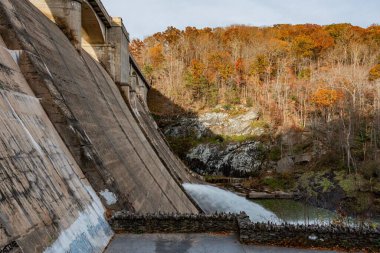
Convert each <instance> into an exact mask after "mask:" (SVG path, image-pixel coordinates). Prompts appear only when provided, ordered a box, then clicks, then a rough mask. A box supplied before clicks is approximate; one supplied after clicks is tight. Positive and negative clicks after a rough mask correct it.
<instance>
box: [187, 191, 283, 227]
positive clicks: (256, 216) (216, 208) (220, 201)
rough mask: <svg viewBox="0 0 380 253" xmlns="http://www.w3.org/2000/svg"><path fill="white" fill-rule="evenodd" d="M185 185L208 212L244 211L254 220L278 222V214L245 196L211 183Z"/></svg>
mask: <svg viewBox="0 0 380 253" xmlns="http://www.w3.org/2000/svg"><path fill="white" fill-rule="evenodd" d="M183 187H184V188H185V190H186V191H187V192H188V193H189V194H190V196H191V197H193V199H194V200H195V201H196V202H197V203H198V205H199V206H200V207H201V208H202V209H203V210H204V211H205V212H206V213H215V212H231V213H240V212H242V211H244V212H245V213H246V214H247V215H248V216H249V218H250V219H251V221H253V222H267V221H272V222H278V221H279V219H278V218H277V216H276V215H275V214H274V213H272V212H270V211H268V210H267V209H265V208H263V207H262V206H260V205H258V204H255V203H253V202H251V201H249V200H247V199H245V198H243V197H240V196H238V195H236V194H234V193H232V192H229V191H226V190H223V189H220V188H218V187H214V186H210V185H199V184H184V185H183Z"/></svg>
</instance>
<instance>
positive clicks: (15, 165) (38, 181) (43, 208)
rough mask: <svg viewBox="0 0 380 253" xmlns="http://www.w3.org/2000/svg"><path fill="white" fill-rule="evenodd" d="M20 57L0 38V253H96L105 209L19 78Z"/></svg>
mask: <svg viewBox="0 0 380 253" xmlns="http://www.w3.org/2000/svg"><path fill="white" fill-rule="evenodd" d="M0 5H1V7H2V8H4V7H6V8H8V7H9V5H7V4H6V3H4V2H3V1H2V2H1V4H0ZM24 53H25V52H23V51H20V50H9V49H8V48H7V47H6V43H4V42H3V39H2V37H1V36H0V249H1V248H2V247H4V246H5V245H7V244H9V243H11V242H13V241H16V242H17V244H18V245H19V246H20V247H21V249H22V251H23V252H26V253H27V252H49V253H50V252H54V253H59V252H74V251H75V250H78V249H81V252H92V253H96V252H102V251H103V249H104V248H105V247H106V246H107V244H108V242H109V240H110V238H111V236H112V234H113V232H112V230H111V228H110V227H109V225H108V223H107V222H106V220H105V218H104V212H105V210H104V208H103V206H102V204H101V202H100V199H99V198H98V197H97V195H96V193H95V191H94V190H93V189H92V188H91V186H90V184H89V183H88V181H87V180H86V179H85V177H84V175H83V173H82V172H81V170H80V168H79V167H78V165H77V163H76V162H75V160H74V159H73V157H72V156H71V154H70V152H69V150H68V149H67V148H66V146H65V144H64V142H63V141H62V140H61V138H60V136H59V134H58V133H57V131H56V130H55V128H54V126H53V125H52V123H51V122H50V120H49V118H48V116H47V115H46V113H45V111H44V110H43V108H42V106H41V104H40V100H39V99H38V98H36V97H35V95H34V93H33V92H32V90H31V89H30V87H29V85H28V83H27V82H26V80H25V78H24V75H23V73H21V71H20V68H19V66H18V63H20V61H21V58H22V55H23V54H24Z"/></svg>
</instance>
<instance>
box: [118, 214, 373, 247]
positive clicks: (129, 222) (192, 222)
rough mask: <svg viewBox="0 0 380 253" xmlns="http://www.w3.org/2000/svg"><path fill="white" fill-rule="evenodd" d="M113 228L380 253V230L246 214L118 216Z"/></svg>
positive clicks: (121, 231) (119, 230)
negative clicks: (228, 236)
mask: <svg viewBox="0 0 380 253" xmlns="http://www.w3.org/2000/svg"><path fill="white" fill-rule="evenodd" d="M110 224H111V226H112V227H113V229H114V230H115V232H119V233H211V232H219V233H228V232H234V233H238V234H239V238H240V242H241V243H244V244H257V245H277V246H282V247H284V246H286V247H289V246H292V247H304V248H314V247H320V248H340V249H349V250H352V249H358V250H368V251H369V252H380V228H377V229H374V228H370V227H355V228H354V227H342V226H334V225H330V226H318V225H308V226H305V225H290V224H282V225H278V224H271V223H253V222H251V221H250V219H249V217H248V216H247V215H246V214H245V213H241V214H224V213H222V214H213V215H206V214H199V215H177V214H149V215H135V214H132V213H128V212H118V213H115V215H114V216H113V217H112V218H111V220H110Z"/></svg>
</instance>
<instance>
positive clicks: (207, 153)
mask: <svg viewBox="0 0 380 253" xmlns="http://www.w3.org/2000/svg"><path fill="white" fill-rule="evenodd" d="M264 157H265V150H264V146H263V145H262V143H260V142H256V141H247V142H243V143H230V144H227V145H220V144H200V145H198V146H197V147H195V148H193V149H192V150H190V152H189V153H188V154H187V156H186V160H187V161H188V163H189V165H190V167H191V168H192V169H193V170H195V171H196V172H197V173H199V174H202V175H223V176H231V177H247V176H250V175H254V174H255V173H257V172H258V171H259V170H260V169H261V168H262V165H263V164H264V162H265V160H264Z"/></svg>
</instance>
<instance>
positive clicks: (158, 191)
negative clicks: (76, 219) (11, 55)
mask: <svg viewBox="0 0 380 253" xmlns="http://www.w3.org/2000/svg"><path fill="white" fill-rule="evenodd" d="M16 10H17V11H16ZM0 11H1V12H2V13H1V15H0V16H1V18H0V19H1V20H0V21H1V23H0V33H1V32H2V34H4V35H6V36H3V38H6V39H5V44H7V45H8V46H13V47H14V48H15V49H21V50H24V51H27V52H28V53H27V54H26V56H25V59H23V61H22V62H21V64H20V65H21V70H22V71H23V74H24V76H25V78H26V79H27V80H28V82H29V84H30V86H31V88H32V90H33V91H34V93H35V94H36V96H37V97H39V98H41V99H42V100H41V104H42V106H43V107H44V109H45V111H46V112H47V114H48V116H49V118H50V120H51V121H52V122H53V124H54V126H55V127H56V129H57V130H58V132H59V133H60V135H61V137H62V138H63V140H64V141H65V144H66V145H67V146H68V147H69V149H70V151H71V153H72V154H73V156H74V158H75V160H76V162H77V163H78V164H79V165H80V167H81V169H82V171H83V172H84V173H85V175H86V177H87V178H88V179H89V181H90V183H91V185H92V186H93V187H94V188H95V190H96V191H97V192H98V193H99V194H100V195H102V196H104V198H102V200H103V203H104V204H106V205H108V206H109V207H115V208H116V209H117V208H119V207H121V206H125V205H128V207H129V209H133V210H134V211H137V212H156V211H166V212H181V213H192V212H194V213H196V212H198V210H197V208H196V207H195V206H194V205H193V203H192V202H191V201H190V199H189V198H188V197H187V195H186V194H185V193H184V191H183V190H182V189H181V187H180V185H179V184H178V182H176V181H175V180H174V179H173V178H172V176H171V174H170V172H169V171H168V169H167V168H166V167H165V165H164V164H163V163H162V161H161V160H160V159H159V157H158V156H157V154H156V153H155V151H154V149H153V147H152V146H151V144H150V143H149V141H148V140H147V138H146V137H145V135H144V133H143V132H142V130H141V129H140V127H139V125H138V122H137V121H136V120H135V118H134V117H133V114H132V112H131V111H130V110H129V108H128V106H127V105H126V103H125V102H124V100H123V98H122V96H121V94H120V92H119V90H118V88H117V86H116V85H115V83H114V82H113V80H112V79H111V78H110V76H109V75H108V74H107V72H106V71H105V70H104V69H103V68H102V66H100V64H99V63H98V62H96V61H94V60H93V59H92V58H91V57H90V56H89V55H87V54H86V53H85V52H83V51H82V54H79V53H78V52H77V51H76V50H75V48H74V47H73V46H72V45H71V43H70V42H69V41H68V40H67V38H66V37H65V35H64V34H63V33H62V32H61V31H60V30H59V29H58V28H57V26H56V25H55V24H54V23H52V22H51V21H49V20H48V19H47V18H46V17H45V16H43V15H42V14H41V13H40V12H39V11H38V10H37V9H36V8H35V7H34V6H32V5H31V4H30V3H29V2H28V1H26V0H20V1H10V0H2V2H1V5H0ZM4 27H6V29H4ZM73 133H75V134H73Z"/></svg>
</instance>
